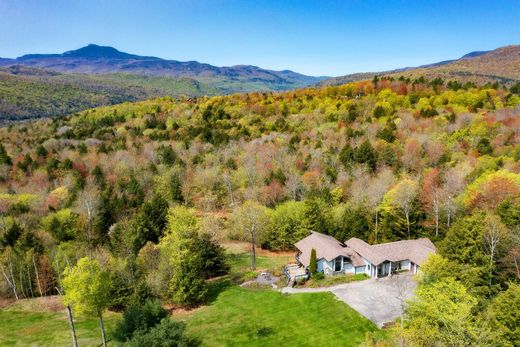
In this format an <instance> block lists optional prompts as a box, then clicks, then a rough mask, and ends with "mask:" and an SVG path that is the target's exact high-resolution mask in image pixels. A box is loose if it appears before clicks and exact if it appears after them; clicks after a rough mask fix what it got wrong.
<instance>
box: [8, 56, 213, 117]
mask: <svg viewBox="0 0 520 347" xmlns="http://www.w3.org/2000/svg"><path fill="white" fill-rule="evenodd" d="M219 93H220V91H219V90H218V89H216V88H212V87H210V86H208V85H205V84H204V83H201V82H199V81H197V80H195V79H192V78H186V77H178V78H172V77H159V76H140V75H129V74H106V75H87V74H66V73H61V72H56V71H52V70H45V69H39V68H32V67H25V66H22V65H13V66H9V67H0V123H4V122H6V121H14V120H22V119H31V118H40V117H52V116H57V115H63V114H70V113H75V112H78V111H82V110H85V109H87V108H91V107H96V106H104V105H113V104H117V103H122V102H126V101H138V100H144V99H148V98H152V97H157V96H165V95H169V96H174V97H177V96H181V95H186V96H201V95H217V94H219Z"/></svg>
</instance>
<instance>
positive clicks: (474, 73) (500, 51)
mask: <svg viewBox="0 0 520 347" xmlns="http://www.w3.org/2000/svg"><path fill="white" fill-rule="evenodd" d="M374 76H388V77H394V78H395V77H400V76H403V77H409V78H416V77H419V76H424V77H426V78H436V77H440V78H443V79H457V80H462V81H471V82H476V83H489V82H490V83H493V82H500V83H504V84H512V83H514V82H515V81H518V80H520V45H508V46H503V47H499V48H497V49H494V50H489V51H473V52H470V53H467V54H465V55H463V56H462V57H460V58H458V59H452V60H444V61H441V62H437V63H431V64H426V65H420V66H416V67H405V68H400V69H393V70H387V71H379V72H361V73H354V74H348V75H344V76H338V77H332V78H329V79H326V80H323V81H320V82H318V85H319V86H331V85H341V84H345V83H349V82H355V81H359V80H364V79H371V78H373V77H374Z"/></svg>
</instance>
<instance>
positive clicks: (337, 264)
mask: <svg viewBox="0 0 520 347" xmlns="http://www.w3.org/2000/svg"><path fill="white" fill-rule="evenodd" d="M334 271H341V257H340V258H336V259H334Z"/></svg>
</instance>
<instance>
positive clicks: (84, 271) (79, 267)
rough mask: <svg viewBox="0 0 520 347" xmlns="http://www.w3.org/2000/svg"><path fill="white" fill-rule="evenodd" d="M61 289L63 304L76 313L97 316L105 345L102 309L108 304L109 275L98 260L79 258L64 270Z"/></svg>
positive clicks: (104, 344)
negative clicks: (74, 264) (70, 307)
mask: <svg viewBox="0 0 520 347" xmlns="http://www.w3.org/2000/svg"><path fill="white" fill-rule="evenodd" d="M64 276H65V277H64V278H63V289H64V290H65V295H64V298H63V301H64V303H65V305H70V306H72V307H73V308H74V309H75V310H76V311H77V312H78V313H80V314H85V315H89V316H95V317H98V318H99V324H100V327H101V336H102V340H103V346H105V347H106V336H105V327H104V323H103V311H104V310H105V309H106V307H107V305H108V300H109V298H108V292H109V289H110V277H109V274H108V272H106V271H103V270H102V269H101V266H100V265H99V262H98V261H97V260H95V259H90V258H88V257H84V258H81V259H80V260H79V261H78V263H77V264H76V266H74V267H73V268H72V269H67V270H65V273H64Z"/></svg>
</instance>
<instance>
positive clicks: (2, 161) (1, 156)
mask: <svg viewBox="0 0 520 347" xmlns="http://www.w3.org/2000/svg"><path fill="white" fill-rule="evenodd" d="M12 163H13V162H12V161H11V157H10V156H9V155H8V154H7V151H6V150H5V147H4V145H3V144H1V143H0V165H11V164H12Z"/></svg>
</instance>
